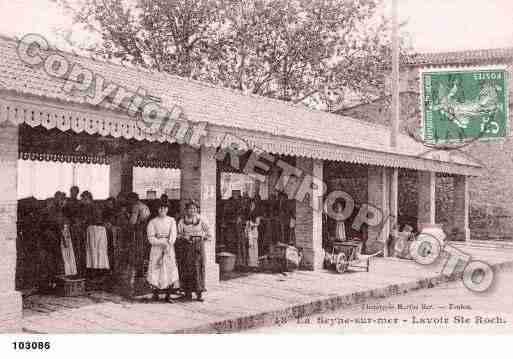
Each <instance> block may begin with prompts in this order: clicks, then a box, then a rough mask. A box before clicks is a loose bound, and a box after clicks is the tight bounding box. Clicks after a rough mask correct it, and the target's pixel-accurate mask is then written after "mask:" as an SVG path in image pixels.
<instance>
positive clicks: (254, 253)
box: [244, 212, 260, 270]
mask: <svg viewBox="0 0 513 359" xmlns="http://www.w3.org/2000/svg"><path fill="white" fill-rule="evenodd" d="M259 225H260V219H259V218H258V217H256V215H255V213H254V212H253V213H251V214H250V215H249V218H248V220H247V221H246V225H245V227H244V232H245V237H246V244H247V246H248V260H247V263H246V265H247V266H248V267H249V268H250V270H256V269H258V226H259Z"/></svg>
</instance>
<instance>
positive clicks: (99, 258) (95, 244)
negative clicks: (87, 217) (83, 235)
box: [86, 225, 110, 269]
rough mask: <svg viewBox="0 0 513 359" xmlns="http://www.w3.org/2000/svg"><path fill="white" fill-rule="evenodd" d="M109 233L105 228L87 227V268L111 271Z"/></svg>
mask: <svg viewBox="0 0 513 359" xmlns="http://www.w3.org/2000/svg"><path fill="white" fill-rule="evenodd" d="M107 251H108V241H107V231H106V230H105V227H103V226H94V225H92V226H89V227H87V248H86V262H87V268H92V269H110V266H109V255H108V252H107Z"/></svg>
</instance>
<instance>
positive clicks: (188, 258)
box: [175, 201, 211, 302]
mask: <svg viewBox="0 0 513 359" xmlns="http://www.w3.org/2000/svg"><path fill="white" fill-rule="evenodd" d="M210 238H211V234H210V229H209V228H208V226H207V224H206V223H205V222H204V221H203V220H202V219H201V217H200V215H199V205H198V204H197V203H196V202H193V201H191V202H189V203H187V204H186V206H185V217H184V218H182V219H181V220H180V221H179V222H178V238H177V241H176V244H175V248H176V256H177V259H178V271H179V276H180V286H181V288H182V290H183V291H184V292H185V299H186V300H192V292H195V293H196V296H197V300H198V301H200V302H202V301H203V297H202V292H203V291H205V244H204V241H206V240H210Z"/></svg>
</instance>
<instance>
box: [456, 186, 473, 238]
mask: <svg viewBox="0 0 513 359" xmlns="http://www.w3.org/2000/svg"><path fill="white" fill-rule="evenodd" d="M469 206H470V198H469V193H468V179H467V177H466V176H454V223H453V233H455V238H453V239H454V240H457V241H468V240H469V239H470V229H469V220H468V216H469Z"/></svg>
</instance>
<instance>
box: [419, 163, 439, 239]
mask: <svg viewBox="0 0 513 359" xmlns="http://www.w3.org/2000/svg"><path fill="white" fill-rule="evenodd" d="M417 173H418V188H419V189H418V195H419V198H418V217H417V225H418V227H419V229H422V227H423V225H424V224H430V225H433V224H435V209H436V203H435V187H436V173H435V172H428V171H418V172H417Z"/></svg>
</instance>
